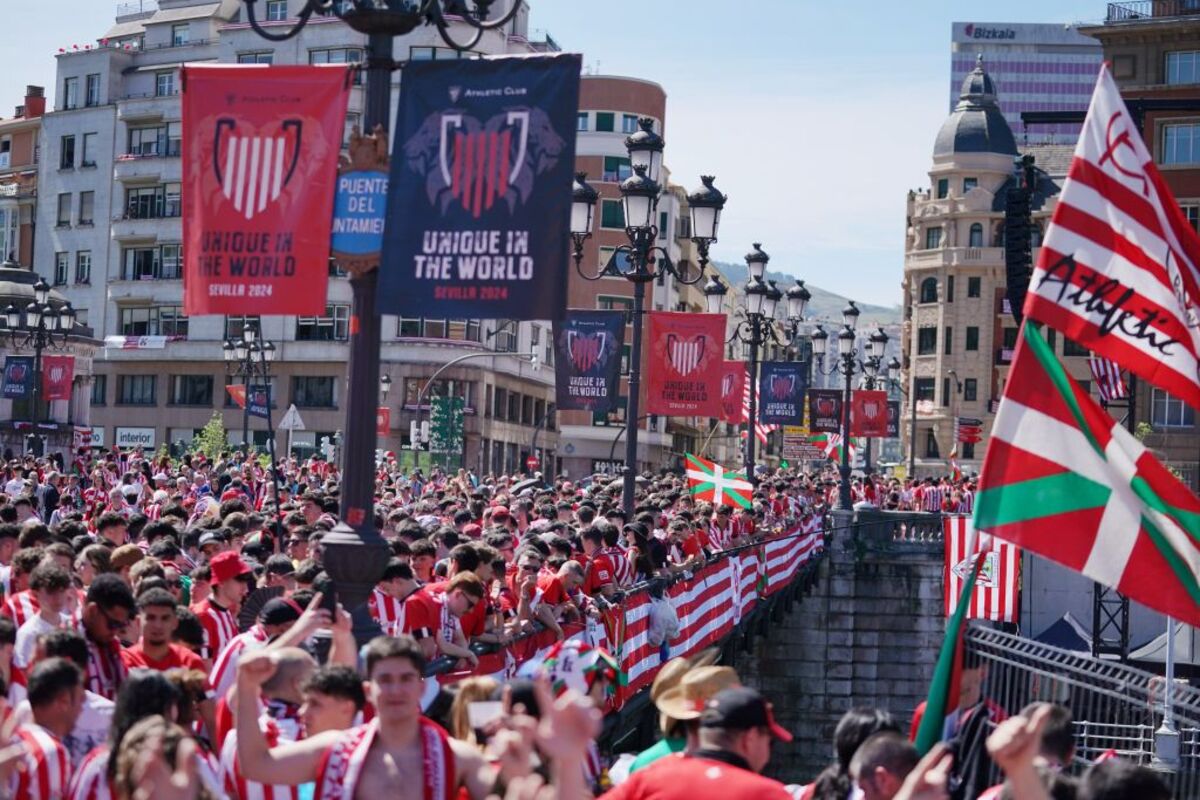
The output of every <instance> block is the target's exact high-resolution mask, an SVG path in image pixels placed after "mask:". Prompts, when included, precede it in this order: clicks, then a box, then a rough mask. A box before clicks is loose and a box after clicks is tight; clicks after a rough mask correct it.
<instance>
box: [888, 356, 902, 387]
mask: <svg viewBox="0 0 1200 800" xmlns="http://www.w3.org/2000/svg"><path fill="white" fill-rule="evenodd" d="M888 380H890V381H891V382H892V383H895V382H897V381H899V380H900V359H898V358H896V357H895V356H892V360H891V361H889V362H888Z"/></svg>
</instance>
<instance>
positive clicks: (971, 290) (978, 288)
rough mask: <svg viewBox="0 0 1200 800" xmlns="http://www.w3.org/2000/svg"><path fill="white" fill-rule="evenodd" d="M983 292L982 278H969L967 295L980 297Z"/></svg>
mask: <svg viewBox="0 0 1200 800" xmlns="http://www.w3.org/2000/svg"><path fill="white" fill-rule="evenodd" d="M981 294H983V279H982V278H967V297H979V296H980V295H981Z"/></svg>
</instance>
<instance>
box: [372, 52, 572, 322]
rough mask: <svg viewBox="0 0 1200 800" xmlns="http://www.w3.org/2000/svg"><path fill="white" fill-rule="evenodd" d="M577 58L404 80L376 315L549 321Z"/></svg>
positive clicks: (566, 191)
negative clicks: (430, 314) (434, 314)
mask: <svg viewBox="0 0 1200 800" xmlns="http://www.w3.org/2000/svg"><path fill="white" fill-rule="evenodd" d="M581 65H582V58H581V56H579V55H577V54H569V53H562V54H557V55H553V56H535V57H523V58H481V59H461V60H454V61H419V62H413V63H411V64H409V65H408V66H407V67H406V68H405V75H404V91H402V92H401V93H400V114H399V127H398V130H397V132H396V138H395V145H394V148H393V151H392V161H391V170H392V172H391V178H390V180H389V185H388V202H387V208H388V209H389V213H388V220H387V225H386V228H385V231H384V243H383V260H382V266H381V269H380V275H379V300H378V310H379V312H380V313H383V314H396V315H398V316H402V317H419V316H424V315H426V314H428V312H429V311H430V309H433V308H436V309H437V311H438V313H439V314H444V315H446V316H450V317H468V318H490V319H498V318H499V319H522V320H524V319H550V320H554V319H561V318H562V316H563V313H564V312H565V310H566V305H567V268H566V265H567V264H568V259H569V252H568V245H569V242H570V236H569V231H570V214H571V184H572V180H573V170H574V169H575V118H576V115H577V112H578V109H579V73H580V68H581Z"/></svg>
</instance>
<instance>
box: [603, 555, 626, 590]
mask: <svg viewBox="0 0 1200 800" xmlns="http://www.w3.org/2000/svg"><path fill="white" fill-rule="evenodd" d="M600 555H604V556H608V560H609V561H611V562H612V567H613V583H615V584H616V585H617V587H618V588H623V587H625V586H629V585H630V584H632V583H633V578H634V575H633V562H632V561H630V560H629V557H628V555H627V554H626V552H625V551H624V550H622V549H621V548H620V547H602V548H600Z"/></svg>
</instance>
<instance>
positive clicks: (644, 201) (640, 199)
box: [621, 167, 661, 230]
mask: <svg viewBox="0 0 1200 800" xmlns="http://www.w3.org/2000/svg"><path fill="white" fill-rule="evenodd" d="M659 191H661V187H660V186H659V185H658V184H657V183H655V182H654V181H652V180H650V178H649V177H647V175H646V168H645V167H638V168H637V169H636V170H635V171H634V173H633V174H632V175H630V176H629V177H628V178H626V179H625V180H623V181H621V202H622V203H623V204H624V208H625V227H626V228H635V229H641V230H648V229H649V228H650V227H651V226H653V225H654V210H655V208H656V207H657V206H658V193H659Z"/></svg>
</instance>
